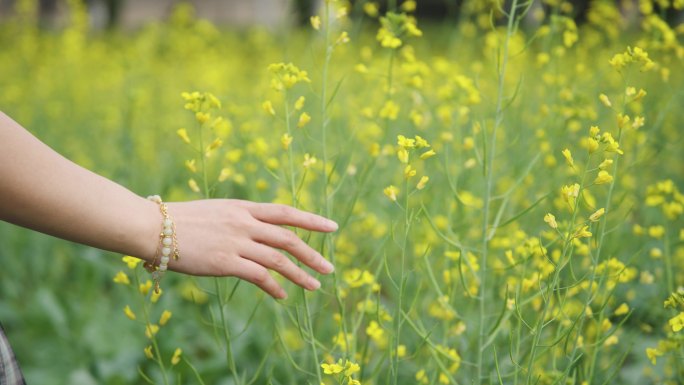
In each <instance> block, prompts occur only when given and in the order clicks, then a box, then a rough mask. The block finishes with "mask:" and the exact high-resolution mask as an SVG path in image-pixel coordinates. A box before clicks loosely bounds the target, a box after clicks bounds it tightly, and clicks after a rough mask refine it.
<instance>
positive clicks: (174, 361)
mask: <svg viewBox="0 0 684 385" xmlns="http://www.w3.org/2000/svg"><path fill="white" fill-rule="evenodd" d="M181 354H183V350H181V348H176V350H175V351H174V352H173V357H171V365H178V363H179V362H180V359H181Z"/></svg>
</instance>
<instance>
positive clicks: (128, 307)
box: [124, 305, 135, 321]
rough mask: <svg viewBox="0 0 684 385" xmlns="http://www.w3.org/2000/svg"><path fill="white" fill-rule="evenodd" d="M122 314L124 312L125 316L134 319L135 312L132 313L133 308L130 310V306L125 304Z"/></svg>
mask: <svg viewBox="0 0 684 385" xmlns="http://www.w3.org/2000/svg"><path fill="white" fill-rule="evenodd" d="M124 314H126V317H128V318H130V319H131V320H133V321H135V313H133V310H131V307H130V306H128V305H126V307H125V308H124Z"/></svg>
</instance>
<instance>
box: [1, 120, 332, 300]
mask: <svg viewBox="0 0 684 385" xmlns="http://www.w3.org/2000/svg"><path fill="white" fill-rule="evenodd" d="M168 207H169V213H170V214H171V216H172V217H173V218H174V220H175V222H176V229H177V234H178V246H179V249H180V251H181V259H180V260H178V261H172V262H170V263H169V268H171V269H173V270H176V271H180V272H184V273H188V274H194V275H214V276H237V277H240V278H243V279H246V280H248V281H250V282H252V283H254V284H256V285H258V286H259V287H261V288H262V289H263V290H264V291H266V292H268V293H269V294H271V295H272V296H274V297H278V298H282V297H285V292H284V291H283V289H282V288H281V287H280V286H279V285H278V283H277V282H276V281H275V280H274V279H273V278H272V277H271V276H270V274H268V271H267V269H272V270H275V271H278V272H279V273H280V274H282V275H284V276H285V277H286V278H288V279H290V280H292V281H293V282H295V283H297V284H299V285H301V286H303V287H305V288H307V289H310V290H313V289H316V288H318V286H319V283H318V282H317V281H316V280H315V279H313V278H312V277H311V276H310V275H309V274H307V273H306V272H304V271H303V270H302V269H300V268H299V267H297V266H296V265H295V264H294V263H293V262H292V261H290V260H289V259H288V258H287V257H285V256H284V255H283V254H282V253H280V252H279V251H277V250H276V249H274V248H277V249H282V250H286V251H288V252H289V253H290V254H292V255H293V256H295V257H296V258H298V259H299V260H301V261H302V262H304V263H305V264H306V265H307V266H309V267H311V268H312V269H314V270H316V271H318V272H320V273H330V272H331V271H332V270H333V268H332V266H331V265H330V264H329V263H327V262H326V261H325V259H324V258H323V257H322V256H321V255H320V254H318V253H317V252H316V251H315V250H313V249H311V248H310V247H309V246H308V245H306V244H305V243H304V242H303V241H302V240H301V239H299V237H297V236H296V235H295V233H294V232H292V231H290V230H287V229H285V228H282V227H280V226H279V225H290V226H296V227H301V228H305V229H308V230H313V231H326V232H327V231H334V230H335V229H337V225H336V224H335V223H334V222H332V221H329V220H327V219H325V218H323V217H320V216H317V215H314V214H310V213H306V212H303V211H300V210H296V209H294V208H292V207H288V206H282V205H274V204H261V203H254V202H248V201H240V200H204V201H192V202H184V203H169V205H168ZM0 220H4V221H7V222H11V223H14V224H17V225H19V226H23V227H26V228H30V229H33V230H37V231H40V232H43V233H46V234H50V235H54V236H56V237H59V238H63V239H67V240H71V241H74V242H78V243H82V244H85V245H90V246H94V247H97V248H100V249H104V250H110V251H114V252H118V253H122V254H129V255H134V256H137V257H140V258H142V259H144V260H146V261H151V260H152V259H153V257H154V254H155V252H156V249H157V243H158V241H159V238H158V234H159V231H160V226H161V214H160V212H159V208H158V206H157V205H156V204H155V203H154V202H150V201H148V200H147V199H145V198H142V197H140V196H138V195H136V194H134V193H132V192H131V191H129V190H128V189H126V188H124V187H123V186H121V185H119V184H117V183H114V182H112V181H110V180H108V179H106V178H104V177H101V176H99V175H97V174H95V173H93V172H91V171H88V170H86V169H84V168H82V167H80V166H78V165H76V164H74V163H73V162H71V161H69V160H68V159H66V158H64V157H63V156H61V155H59V154H58V153H57V152H55V151H53V150H52V149H50V148H49V147H48V146H46V145H45V144H43V143H42V142H40V141H39V140H38V139H36V138H35V137H34V136H33V135H31V134H30V133H29V132H28V131H26V130H25V129H24V128H22V127H21V126H20V125H19V124H18V123H16V122H15V121H13V120H12V119H10V118H9V117H8V116H6V115H5V114H3V113H2V112H0Z"/></svg>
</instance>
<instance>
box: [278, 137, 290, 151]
mask: <svg viewBox="0 0 684 385" xmlns="http://www.w3.org/2000/svg"><path fill="white" fill-rule="evenodd" d="M280 143H281V144H282V145H283V150H287V149H288V148H289V147H290V143H292V136H291V135H290V134H288V133H284V134H283V136H281V137H280Z"/></svg>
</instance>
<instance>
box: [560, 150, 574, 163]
mask: <svg viewBox="0 0 684 385" xmlns="http://www.w3.org/2000/svg"><path fill="white" fill-rule="evenodd" d="M562 153H563V157H564V158H565V161H566V162H568V165H569V166H570V167H574V166H575V161H574V160H573V159H572V153H571V152H570V150H568V149H567V148H566V149H565V150H563V151H562Z"/></svg>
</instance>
